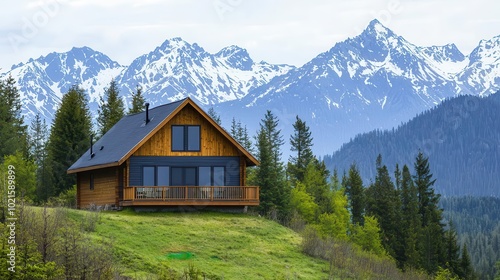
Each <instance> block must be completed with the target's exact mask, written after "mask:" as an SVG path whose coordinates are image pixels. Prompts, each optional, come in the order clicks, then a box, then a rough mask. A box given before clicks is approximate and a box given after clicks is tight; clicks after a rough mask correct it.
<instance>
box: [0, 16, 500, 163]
mask: <svg viewBox="0 0 500 280" xmlns="http://www.w3.org/2000/svg"><path fill="white" fill-rule="evenodd" d="M499 58H500V36H496V37H494V38H492V39H489V40H482V41H481V42H480V43H479V45H478V47H477V48H476V49H474V51H472V52H471V54H469V55H467V56H466V55H464V54H462V53H461V52H460V50H458V48H457V47H456V46H455V45H454V44H448V45H445V46H431V47H421V46H416V45H414V44H412V43H410V42H408V41H407V40H406V39H404V38H403V37H401V36H398V35H397V34H395V33H394V32H393V31H391V30H390V29H388V28H386V27H385V26H383V25H382V24H381V23H380V22H379V21H377V20H373V21H371V22H370V23H369V25H368V26H367V28H366V29H365V30H364V31H363V32H362V33H361V34H360V35H358V36H356V37H353V38H348V39H347V40H345V41H343V42H339V43H337V44H335V45H334V46H333V47H332V48H331V49H329V50H328V51H326V52H324V53H321V54H319V55H318V56H317V57H315V58H314V59H312V60H311V61H309V62H308V63H306V64H304V65H303V66H301V67H299V68H295V67H293V66H288V65H272V64H268V63H266V62H255V61H253V60H252V59H251V57H250V56H249V54H248V52H247V51H246V50H245V49H243V48H240V47H238V46H228V47H226V48H223V49H222V50H220V51H219V52H217V53H214V54H212V53H208V52H207V51H205V50H204V49H203V48H202V47H200V46H198V45H197V44H196V43H193V44H191V43H188V42H185V41H183V40H182V39H181V38H173V39H169V40H166V41H165V42H164V43H163V44H162V45H160V46H158V47H157V48H155V49H154V50H152V51H151V52H149V53H147V54H144V55H142V56H140V57H138V58H136V59H135V60H134V61H133V62H132V63H131V64H130V65H129V66H120V65H119V64H118V63H116V62H114V61H112V60H111V59H110V58H109V57H107V56H105V55H104V54H102V53H99V52H96V51H93V50H92V49H90V48H87V47H83V48H74V49H72V50H71V51H69V52H66V53H51V54H49V55H47V56H45V57H40V58H38V59H31V60H29V61H28V62H27V63H25V64H22V63H21V64H19V65H15V66H13V67H12V69H11V70H10V71H9V72H7V73H4V74H2V75H0V78H1V76H5V75H12V76H13V77H14V78H15V79H16V80H17V81H18V86H19V89H20V92H21V95H22V98H23V102H25V104H27V106H25V107H23V110H24V113H25V114H26V116H27V117H26V118H25V119H26V121H27V122H28V121H29V120H30V119H31V117H32V116H34V115H35V114H36V113H37V112H40V113H41V114H42V115H43V116H45V117H46V119H47V120H48V121H49V122H50V120H51V118H52V116H53V114H54V112H55V110H56V108H57V106H58V104H59V102H60V98H61V97H62V95H63V94H64V93H65V92H67V90H68V89H69V88H70V86H72V85H74V84H79V85H80V86H81V87H83V88H84V89H85V90H86V92H87V94H88V95H89V100H90V108H91V110H93V112H94V114H96V112H97V110H96V109H97V105H98V102H99V97H100V96H101V95H102V94H103V92H104V89H105V88H106V87H107V86H108V85H109V82H110V81H111V79H112V78H114V79H116V80H117V81H118V84H119V86H120V89H121V95H122V97H123V98H124V99H125V101H126V102H127V103H129V102H130V93H131V92H133V91H135V89H136V87H137V86H140V87H142V89H143V93H144V95H145V97H146V99H147V100H148V102H149V103H151V105H152V106H156V105H158V104H163V103H167V102H170V101H173V100H177V99H179V98H183V97H185V96H191V97H192V98H195V99H197V100H198V101H199V102H200V103H201V105H202V106H205V107H208V106H216V109H217V110H218V111H219V112H220V114H221V116H222V119H223V121H224V123H226V124H228V123H229V122H230V120H231V118H233V117H235V118H237V119H240V120H241V121H242V122H243V123H245V124H247V126H248V128H249V131H250V132H251V133H252V134H253V133H254V132H255V131H256V129H257V128H258V121H259V119H260V118H261V117H262V116H263V115H264V113H265V111H266V110H272V111H273V113H275V115H277V116H278V117H279V118H280V120H281V128H282V132H283V135H285V137H287V135H289V134H290V133H291V130H292V123H293V121H294V120H295V116H296V115H299V116H300V117H301V118H303V119H304V120H305V121H306V122H307V123H308V124H309V125H310V126H311V129H312V131H313V134H315V135H316V136H315V137H316V139H315V152H316V153H318V154H326V153H331V152H333V150H335V149H337V148H338V147H339V146H340V145H341V144H342V143H344V142H346V141H348V140H349V139H350V138H351V137H353V136H354V135H356V134H358V133H362V132H366V131H369V130H373V129H383V128H391V127H394V126H397V125H399V124H400V123H401V122H405V121H408V120H409V119H410V118H412V117H414V116H415V115H416V114H418V113H421V112H422V111H424V110H426V109H429V108H431V107H433V106H435V105H436V104H439V103H440V102H441V101H442V100H443V99H445V98H448V97H452V96H455V95H457V94H473V95H480V96H486V95H489V94H491V93H492V92H495V91H496V90H498V89H499V88H500V80H499V79H500V78H499V77H500V59H499ZM325 132H328V133H325ZM325 135H331V136H329V137H328V139H327V138H326V137H325ZM285 149H286V148H285Z"/></svg>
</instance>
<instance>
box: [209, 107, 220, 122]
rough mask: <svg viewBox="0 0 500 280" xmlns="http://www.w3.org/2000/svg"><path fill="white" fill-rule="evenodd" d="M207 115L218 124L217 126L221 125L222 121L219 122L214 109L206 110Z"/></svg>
mask: <svg viewBox="0 0 500 280" xmlns="http://www.w3.org/2000/svg"><path fill="white" fill-rule="evenodd" d="M207 114H208V115H209V116H210V117H211V118H212V119H213V120H214V121H215V122H216V123H217V124H218V125H222V121H221V120H220V116H219V114H217V112H216V111H215V109H214V107H210V109H208V112H207Z"/></svg>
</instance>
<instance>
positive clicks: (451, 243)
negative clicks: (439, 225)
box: [444, 221, 460, 275]
mask: <svg viewBox="0 0 500 280" xmlns="http://www.w3.org/2000/svg"><path fill="white" fill-rule="evenodd" d="M444 241H445V266H446V267H447V268H448V269H449V270H450V271H451V272H452V273H453V274H455V275H459V274H460V247H459V246H458V242H457V233H456V231H455V227H454V226H453V222H452V221H450V228H449V229H448V230H447V231H446V232H445V236H444Z"/></svg>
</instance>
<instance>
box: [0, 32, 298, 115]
mask: <svg viewBox="0 0 500 280" xmlns="http://www.w3.org/2000/svg"><path fill="white" fill-rule="evenodd" d="M293 68H294V67H293V66H288V65H272V64H268V63H266V62H258V63H256V62H254V61H253V60H252V59H251V58H250V56H249V55H248V53H247V51H246V50H245V49H242V48H240V47H237V46H230V47H226V48H224V49H222V50H220V51H219V52H217V53H216V54H210V53H208V52H206V51H205V50H204V49H203V48H201V47H200V46H198V45H197V44H189V43H188V42H185V41H183V40H182V39H181V38H174V39H171V40H166V41H165V42H164V43H163V44H162V45H161V46H159V47H157V48H156V49H155V50H153V51H152V52H150V53H148V54H145V55H142V56H140V57H138V58H137V59H135V60H134V61H133V62H132V64H131V65H130V66H120V65H119V64H118V63H117V62H115V61H113V60H111V59H110V58H109V57H108V56H106V55H104V54H102V53H100V52H97V51H94V50H92V49H90V48H88V47H83V48H73V49H72V50H70V51H68V52H65V53H50V54H49V55H47V56H42V57H39V58H38V59H30V60H29V61H28V62H27V63H20V64H18V65H14V66H12V68H11V70H10V71H8V72H7V73H4V74H2V75H0V78H1V77H2V76H7V75H12V76H13V77H14V78H15V79H16V81H17V85H18V88H19V89H20V92H21V95H22V100H23V103H24V104H27V106H24V107H23V113H24V114H25V116H26V117H25V119H26V120H28V121H29V120H30V119H31V118H32V117H33V116H34V115H35V114H36V113H37V112H40V113H41V115H42V116H43V117H45V118H46V119H47V120H48V121H49V123H50V120H51V119H52V116H53V114H54V113H55V110H56V109H57V106H58V104H59V102H60V100H61V97H62V95H63V94H65V93H66V92H67V91H68V89H69V88H70V87H71V86H73V85H79V86H81V87H82V88H83V89H85V90H86V92H87V94H88V96H89V106H90V109H91V111H93V112H94V113H95V112H97V108H98V104H99V102H100V97H101V96H102V95H103V93H104V91H105V88H106V87H108V86H109V83H110V81H111V80H112V79H115V80H116V81H117V82H118V84H119V85H120V90H121V94H122V96H123V98H124V99H125V100H126V101H129V97H130V93H131V92H133V91H135V90H136V87H137V86H140V87H141V88H142V90H143V95H144V97H145V98H146V99H148V102H149V103H151V105H152V106H155V105H159V104H163V103H167V102H170V101H174V100H177V99H180V98H183V97H185V96H188V95H189V96H191V97H194V98H196V99H197V100H199V101H200V102H201V103H202V104H205V105H208V104H216V103H220V102H224V101H231V100H237V99H240V98H242V97H243V96H245V95H246V94H248V92H249V91H250V90H251V89H253V88H256V87H258V86H261V85H263V84H265V83H267V82H269V81H270V80H271V79H272V78H273V77H275V76H277V75H281V74H284V73H286V72H287V71H288V70H290V69H293Z"/></svg>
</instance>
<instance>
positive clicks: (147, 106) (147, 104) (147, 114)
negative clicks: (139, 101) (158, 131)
mask: <svg viewBox="0 0 500 280" xmlns="http://www.w3.org/2000/svg"><path fill="white" fill-rule="evenodd" d="M148 122H149V103H146V124H148Z"/></svg>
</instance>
